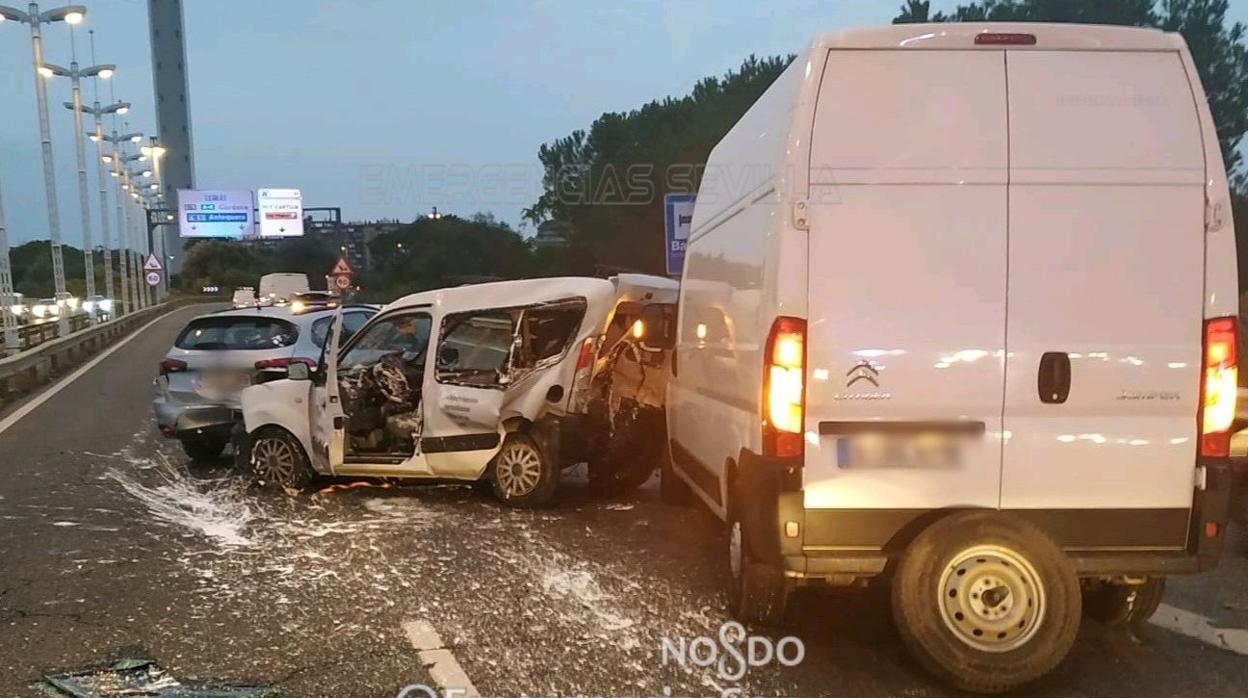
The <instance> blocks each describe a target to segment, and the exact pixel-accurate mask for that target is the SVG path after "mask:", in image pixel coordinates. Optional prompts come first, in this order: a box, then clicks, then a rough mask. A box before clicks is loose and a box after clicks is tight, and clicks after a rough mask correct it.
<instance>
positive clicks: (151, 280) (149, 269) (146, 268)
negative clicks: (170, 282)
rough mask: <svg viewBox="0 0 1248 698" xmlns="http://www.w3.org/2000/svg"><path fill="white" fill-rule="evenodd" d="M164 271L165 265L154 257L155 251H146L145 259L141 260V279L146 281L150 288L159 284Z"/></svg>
mask: <svg viewBox="0 0 1248 698" xmlns="http://www.w3.org/2000/svg"><path fill="white" fill-rule="evenodd" d="M164 271H165V266H164V265H163V264H161V263H160V260H159V259H157V258H156V253H155V252H148V253H147V260H146V261H145V262H143V280H144V281H146V282H147V285H148V286H151V287H152V288H156V287H157V286H159V285H160V281H161V279H163V278H164V274H163V272H164Z"/></svg>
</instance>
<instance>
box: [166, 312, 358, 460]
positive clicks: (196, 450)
mask: <svg viewBox="0 0 1248 698" xmlns="http://www.w3.org/2000/svg"><path fill="white" fill-rule="evenodd" d="M376 312H377V308H376V307H374V306H370V305H352V306H348V307H346V308H344V309H343V315H342V318H343V320H342V321H343V327H344V331H345V332H346V333H348V334H349V333H350V332H353V331H354V330H358V329H359V328H360V327H362V326H363V325H364V323H365V322H367V321H368V319H369V318H370V317H372V316H373V315H374V314H375V313H376ZM334 318H335V314H334V313H332V312H328V311H326V310H324V309H318V308H314V309H311V310H309V311H307V312H303V313H296V312H293V311H292V310H290V309H289V308H284V307H270V308H251V309H246V310H225V311H221V312H218V313H212V314H209V315H201V316H199V317H197V318H194V319H193V320H191V321H190V322H189V323H187V325H186V327H184V328H183V329H182V331H181V332H180V333H178V336H177V338H176V339H175V340H174V343H173V347H171V348H170V349H169V352H168V354H166V355H165V358H164V359H162V360H161V362H160V374H159V375H158V376H157V377H156V378H155V380H153V381H152V393H153V395H152V409H153V411H154V412H155V414H156V423H157V426H158V427H159V428H160V432H161V433H162V434H164V435H165V436H167V437H169V438H176V439H178V441H179V442H181V444H182V448H183V450H185V451H186V454H187V455H188V456H190V457H191V458H192V459H193V460H212V459H214V458H216V457H218V456H220V455H221V453H222V451H223V450H224V449H225V447H226V445H227V444H228V443H229V442H230V438H231V430H232V429H233V427H234V424H235V421H236V418H237V416H238V394H239V392H240V391H241V390H242V389H243V388H246V387H247V386H249V385H251V384H252V383H253V382H261V381H264V380H268V379H272V378H275V377H285V375H286V368H287V367H288V366H290V365H291V364H292V363H298V364H301V365H303V366H306V367H314V366H316V364H317V362H318V361H319V359H320V355H321V347H322V346H323V345H324V343H325V338H326V336H327V335H328V333H329V328H330V324H331V323H332V322H333V320H334Z"/></svg>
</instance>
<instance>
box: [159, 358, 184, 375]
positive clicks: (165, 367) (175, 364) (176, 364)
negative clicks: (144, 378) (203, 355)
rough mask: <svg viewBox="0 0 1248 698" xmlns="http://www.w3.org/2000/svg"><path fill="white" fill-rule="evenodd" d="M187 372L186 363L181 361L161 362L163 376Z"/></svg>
mask: <svg viewBox="0 0 1248 698" xmlns="http://www.w3.org/2000/svg"><path fill="white" fill-rule="evenodd" d="M185 370H186V362H185V361H182V360H181V359H162V360H161V362H160V375H162V376H167V375H169V374H170V373H177V372H179V371H185Z"/></svg>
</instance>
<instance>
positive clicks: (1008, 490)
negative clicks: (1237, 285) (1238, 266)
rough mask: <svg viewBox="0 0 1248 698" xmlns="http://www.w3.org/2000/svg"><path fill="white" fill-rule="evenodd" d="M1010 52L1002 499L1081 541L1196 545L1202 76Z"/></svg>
mask: <svg viewBox="0 0 1248 698" xmlns="http://www.w3.org/2000/svg"><path fill="white" fill-rule="evenodd" d="M1006 62H1007V71H1008V75H1009V124H1010V187H1009V300H1008V309H1009V313H1008V329H1007V337H1006V347H1007V352H1008V360H1007V364H1006V390H1005V413H1004V416H1005V429H1006V433H1007V434H1008V438H1007V439H1006V444H1005V447H1004V450H1003V453H1004V455H1003V475H1002V485H1001V506H1002V507H1003V508H1006V509H1024V510H1029V511H1030V515H1031V516H1033V517H1034V518H1037V519H1039V520H1040V522H1041V523H1044V524H1045V525H1046V527H1047V528H1049V530H1051V531H1052V532H1054V533H1055V534H1056V536H1057V537H1058V540H1059V542H1061V543H1063V544H1064V545H1065V546H1066V547H1068V548H1109V547H1113V548H1121V547H1133V546H1147V547H1176V548H1177V547H1182V546H1183V545H1184V542H1185V540H1186V534H1187V526H1188V514H1189V510H1190V508H1191V503H1192V483H1193V476H1194V472H1193V471H1194V467H1195V457H1194V456H1195V452H1196V418H1195V417H1196V412H1197V401H1198V386H1199V380H1200V375H1201V364H1200V361H1201V318H1202V295H1203V279H1204V261H1203V258H1204V194H1203V181H1204V178H1205V161H1204V150H1203V147H1202V141H1201V129H1200V125H1199V121H1198V115H1197V109H1196V106H1195V102H1194V99H1193V90H1192V86H1191V84H1190V82H1189V80H1191V79H1194V78H1193V77H1192V76H1189V75H1187V73H1186V72H1185V70H1184V66H1183V63H1182V61H1181V59H1180V54H1179V53H1178V52H1177V51H1129V52H1128V51H1034V50H1011V51H1008V52H1006Z"/></svg>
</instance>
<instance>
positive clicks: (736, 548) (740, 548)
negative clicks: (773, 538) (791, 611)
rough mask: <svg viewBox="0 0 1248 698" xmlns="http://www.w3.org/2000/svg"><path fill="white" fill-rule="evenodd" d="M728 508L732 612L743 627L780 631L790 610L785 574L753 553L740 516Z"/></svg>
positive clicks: (729, 599) (737, 511) (732, 505)
mask: <svg viewBox="0 0 1248 698" xmlns="http://www.w3.org/2000/svg"><path fill="white" fill-rule="evenodd" d="M739 512H740V509H739V507H737V506H735V505H734V504H732V503H729V506H728V568H729V571H730V573H731V579H730V584H731V585H730V586H729V588H728V602H729V610H730V611H731V613H732V615H733V617H735V618H736V619H737V620H739V621H741V622H742V623H747V624H757V625H765V626H771V627H779V626H781V625H783V623H784V613H785V610H786V608H787V607H788V601H789V592H790V589H789V584H788V580H786V579H785V577H784V573H783V572H782V571H781V570H780V569H778V568H777V567H774V566H772V565H768V564H765V563H763V562H762V561H760V560H759V559H758V558H757V556H756V555H754V554H753V553H751V551H750V543H749V541H750V535H749V532H748V531H747V529H746V525H747V524H746V523H745V521H744V520H743V519H742V517H741V516H740V514H739Z"/></svg>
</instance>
